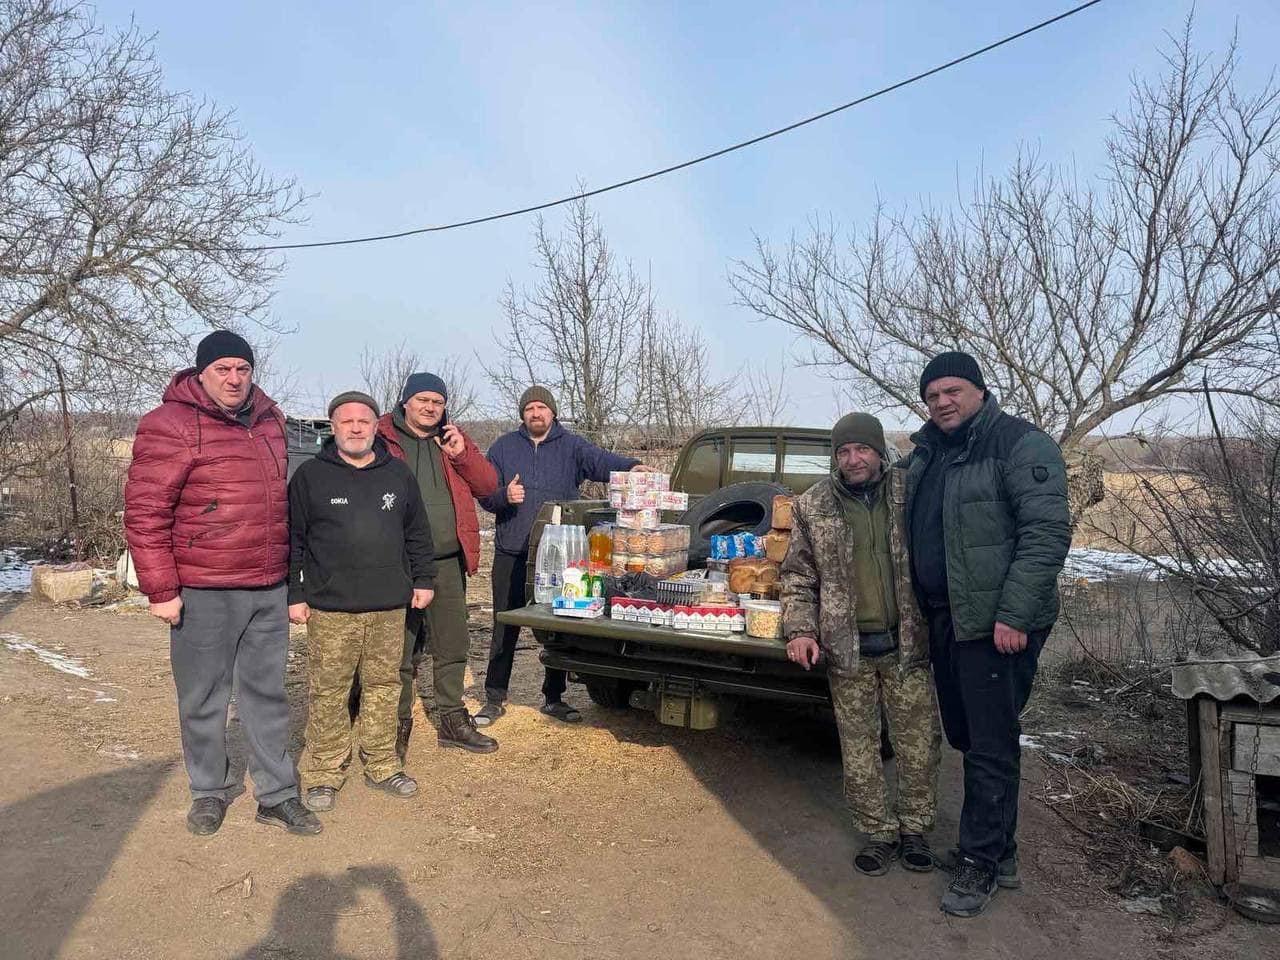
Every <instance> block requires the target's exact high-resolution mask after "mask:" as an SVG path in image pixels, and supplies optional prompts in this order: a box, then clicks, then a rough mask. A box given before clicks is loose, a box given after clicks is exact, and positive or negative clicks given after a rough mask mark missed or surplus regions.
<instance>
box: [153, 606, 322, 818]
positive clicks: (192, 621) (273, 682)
mask: <svg viewBox="0 0 1280 960" xmlns="http://www.w3.org/2000/svg"><path fill="white" fill-rule="evenodd" d="M285 597H286V587H285V585H284V584H280V585H278V586H275V587H261V588H258V589H251V590H203V589H199V588H196V587H183V588H182V622H181V623H180V624H179V625H178V626H176V627H171V628H170V629H169V661H170V663H171V665H172V667H173V680H174V684H175V685H176V686H177V688H178V722H179V723H180V724H181V726H182V755H183V758H184V759H185V761H186V765H187V776H188V777H189V778H190V780H191V795H192V797H196V798H198V797H218V798H220V799H222V800H226V801H230V800H232V799H234V798H235V797H237V796H239V795H240V794H241V793H243V792H244V784H243V783H241V782H239V781H238V780H237V779H236V778H233V777H232V776H231V761H230V758H229V757H228V756H227V707H228V705H229V704H230V702H231V685H232V680H233V679H234V681H235V687H236V707H237V710H238V712H239V714H240V724H241V727H242V728H243V729H244V734H245V740H246V741H247V742H248V744H249V775H250V776H251V777H253V786H254V795H255V796H256V797H257V800H258V802H259V803H262V804H265V805H267V806H274V805H275V804H277V803H281V802H283V801H285V800H288V799H289V798H290V797H296V796H297V795H298V776H297V771H296V770H295V768H294V765H293V761H292V760H291V759H290V757H289V751H288V744H289V701H288V699H287V698H286V696H285V690H284V669H285V659H286V657H287V655H288V652H289V615H288V607H287V605H286V602H285Z"/></svg>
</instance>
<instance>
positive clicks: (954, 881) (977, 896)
mask: <svg viewBox="0 0 1280 960" xmlns="http://www.w3.org/2000/svg"><path fill="white" fill-rule="evenodd" d="M998 889H999V887H998V886H997V885H996V875H995V873H994V871H992V872H988V871H986V870H984V869H982V867H980V866H979V865H978V864H977V863H976V862H974V861H973V860H971V859H969V858H968V857H961V858H960V859H959V860H957V861H956V867H955V870H954V871H953V872H952V874H951V885H950V886H949V887H947V892H946V893H944V894H943V895H942V904H941V906H942V912H943V913H947V914H950V915H951V916H953V917H976V916H977V915H978V914H980V913H981V912H982V911H983V910H985V909H986V908H987V904H988V903H990V902H991V898H992V897H994V896H995V895H996V890H998Z"/></svg>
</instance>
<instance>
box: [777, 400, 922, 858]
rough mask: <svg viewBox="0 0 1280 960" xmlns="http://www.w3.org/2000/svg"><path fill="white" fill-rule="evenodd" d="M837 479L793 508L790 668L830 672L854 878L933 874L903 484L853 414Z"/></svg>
mask: <svg viewBox="0 0 1280 960" xmlns="http://www.w3.org/2000/svg"><path fill="white" fill-rule="evenodd" d="M831 447H832V450H834V451H835V459H836V468H835V469H834V470H833V471H832V473H831V476H829V477H828V478H826V479H824V480H820V481H819V482H818V483H816V484H814V485H813V486H812V487H811V488H809V490H808V491H807V492H806V493H805V494H804V495H803V496H801V497H799V498H798V499H797V500H796V501H795V504H794V507H793V512H792V516H793V521H792V524H793V526H792V531H791V546H790V548H789V549H788V551H787V556H786V560H785V561H784V562H783V564H782V622H783V631H784V634H785V636H786V637H787V641H788V642H787V656H788V657H789V658H790V659H791V660H792V661H794V662H797V663H799V664H800V665H801V666H802V667H804V669H806V670H809V669H811V668H812V667H813V665H814V664H815V663H816V662H817V660H818V659H819V657H821V658H823V659H825V660H826V664H827V676H828V680H829V682H830V684H831V700H832V703H833V705H834V706H835V714H836V726H837V728H838V730H839V732H840V749H841V753H842V756H843V760H844V792H845V797H846V799H847V800H848V802H849V805H850V808H851V810H852V813H853V822H854V826H855V827H856V828H857V829H858V830H859V831H861V832H862V833H863V834H865V835H866V840H867V842H866V845H865V846H864V847H863V848H862V850H860V851H859V852H858V854H857V855H856V856H855V857H854V860H853V863H854V868H855V869H857V870H858V871H859V872H860V873H863V874H866V875H868V876H880V875H881V874H884V873H885V872H887V871H888V869H889V866H890V864H891V863H892V862H893V861H894V860H896V859H898V858H899V857H901V860H902V865H903V866H904V867H906V868H907V869H909V870H915V871H919V872H924V871H928V870H932V869H933V865H934V861H933V855H932V853H931V852H930V850H929V847H928V845H927V843H926V841H925V838H924V834H925V833H927V832H928V831H929V830H931V829H932V828H933V820H934V814H935V811H936V807H937V772H938V751H939V742H940V734H939V731H938V709H937V704H936V701H935V699H934V690H933V682H932V679H931V677H930V673H929V643H928V635H927V633H926V631H925V626H924V622H923V620H922V618H921V616H920V612H919V609H918V608H917V606H916V603H915V597H914V595H913V593H912V589H911V568H910V565H909V563H908V560H907V550H906V539H905V535H904V534H905V529H904V522H903V506H904V503H905V492H906V476H905V474H904V473H903V472H902V471H901V470H897V469H893V468H891V467H889V465H888V462H887V455H886V450H887V447H886V444H885V440H884V429H883V428H882V427H881V425H880V421H879V420H877V419H876V418H875V417H873V416H870V415H869V414H861V413H853V414H849V415H848V416H846V417H844V418H842V419H841V420H840V421H839V422H838V423H837V424H836V425H835V427H834V428H833V429H832V431H831ZM881 703H883V705H884V713H885V719H886V720H887V725H888V731H889V740H890V742H891V743H892V745H893V750H894V755H895V756H896V758H897V775H898V791H897V803H896V806H895V804H893V803H891V801H890V798H889V792H888V790H887V787H886V784H885V777H884V769H883V763H882V761H881V757H880V728H881V722H882V720H881V707H880V705H881Z"/></svg>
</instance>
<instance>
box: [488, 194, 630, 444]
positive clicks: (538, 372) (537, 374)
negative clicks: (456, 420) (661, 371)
mask: <svg viewBox="0 0 1280 960" xmlns="http://www.w3.org/2000/svg"><path fill="white" fill-rule="evenodd" d="M534 246H535V250H536V254H537V266H538V268H539V270H540V271H541V277H540V279H539V280H538V282H537V284H536V285H535V286H534V288H533V289H532V290H522V291H518V290H516V288H515V285H514V284H513V283H511V282H510V281H508V283H507V288H506V290H505V292H504V293H503V297H502V310H503V313H504V314H505V316H506V322H505V324H504V325H503V326H502V327H501V328H500V329H499V330H498V331H496V332H495V334H494V343H495V346H496V347H497V358H496V359H495V360H494V361H493V362H492V363H484V361H481V362H482V364H483V366H484V370H485V372H486V373H487V374H488V376H489V380H490V382H491V383H492V385H493V388H494V391H495V392H496V393H497V395H498V398H499V400H500V401H501V402H502V403H503V405H504V407H505V408H506V409H513V408H514V407H515V405H516V403H517V401H518V400H519V397H520V394H521V393H523V392H524V390H525V389H526V388H527V387H528V386H529V385H530V384H533V383H540V384H543V385H544V386H546V387H548V388H550V389H551V391H552V392H553V393H555V394H556V397H557V399H558V400H559V404H560V407H561V414H562V415H563V416H564V417H566V418H567V419H571V420H573V421H574V423H575V425H576V426H577V428H578V429H579V430H581V431H582V432H583V433H586V434H587V435H589V436H592V437H596V438H602V439H603V438H606V437H609V436H611V435H612V434H616V432H617V430H618V429H619V428H620V427H625V426H627V425H629V424H630V423H631V422H632V420H633V416H632V411H633V409H634V406H633V402H634V400H635V396H634V391H633V389H632V385H633V383H634V371H635V369H636V366H637V365H638V364H639V363H640V362H641V361H642V356H641V350H640V348H641V344H642V343H643V341H644V330H645V327H646V325H647V324H648V323H649V320H650V318H651V316H652V304H651V300H650V297H649V291H648V288H647V286H646V285H645V284H643V283H642V282H641V281H640V280H639V278H638V277H637V276H636V274H635V271H634V270H633V269H632V267H631V265H630V264H629V263H619V262H618V261H617V260H616V259H615V258H614V255H613V251H612V250H611V249H610V248H609V243H608V241H607V240H606V238H605V236H604V231H603V230H602V229H601V227H600V223H599V221H598V220H597V219H596V216H595V214H594V213H592V211H591V209H590V207H589V206H588V204H587V201H586V198H585V197H584V198H580V199H578V200H577V201H575V202H574V203H572V204H571V205H570V206H569V208H568V213H567V215H566V218H565V229H564V233H563V234H562V235H560V236H552V235H551V233H549V232H548V230H547V225H546V223H545V221H544V220H543V219H542V218H541V217H539V218H538V221H537V225H536V226H535V228H534Z"/></svg>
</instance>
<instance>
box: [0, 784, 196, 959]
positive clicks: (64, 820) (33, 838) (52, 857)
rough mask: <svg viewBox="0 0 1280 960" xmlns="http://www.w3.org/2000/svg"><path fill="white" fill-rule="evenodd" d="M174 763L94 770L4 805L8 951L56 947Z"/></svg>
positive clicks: (51, 952)
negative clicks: (70, 781) (94, 772)
mask: <svg viewBox="0 0 1280 960" xmlns="http://www.w3.org/2000/svg"><path fill="white" fill-rule="evenodd" d="M175 763H177V761H176V760H163V761H156V762H153V763H144V764H137V765H134V766H129V767H125V768H123V769H120V770H111V771H108V772H106V773H99V774H95V775H93V776H90V777H85V778H83V779H80V780H76V781H74V782H72V783H68V784H66V785H64V786H59V787H55V788H54V789H52V790H45V791H43V792H41V793H38V794H36V795H34V796H32V797H28V798H27V799H25V800H19V801H18V802H16V803H12V804H9V805H8V806H7V807H4V808H0V850H3V851H4V857H3V863H4V869H3V871H2V872H0V903H2V904H3V914H4V916H6V917H8V918H9V919H8V921H7V922H6V923H5V924H4V926H5V930H4V933H3V940H4V947H3V950H2V951H0V952H3V955H4V956H6V957H54V956H57V955H58V952H59V950H60V949H61V946H62V944H63V942H64V941H65V940H66V938H67V936H68V934H69V933H70V932H71V930H72V928H74V927H75V925H76V922H77V921H78V920H79V919H80V917H81V916H82V915H83V913H84V912H85V909H86V907H87V906H88V904H89V902H90V900H92V898H93V895H94V893H95V892H96V891H97V889H98V886H99V885H100V884H101V883H102V881H103V879H104V878H105V877H106V876H107V874H108V873H109V872H110V870H111V865H112V863H114V861H115V859H116V857H117V856H118V855H119V853H120V849H121V847H122V846H123V845H124V842H125V840H126V839H127V838H128V836H129V834H130V833H131V832H132V831H133V828H134V827H135V826H136V824H137V822H138V820H139V818H140V817H141V816H142V813H143V811H145V810H146V808H147V806H148V805H149V804H150V802H151V800H152V799H153V798H154V797H155V796H156V794H157V793H158V792H159V791H160V788H161V785H162V784H163V783H164V781H165V779H166V778H167V777H168V776H169V774H170V773H171V771H172V769H173V766H174V764H175ZM34 917H39V918H40V921H39V922H38V923H31V922H29V920H30V918H34ZM23 918H27V920H28V922H21V921H22V919H23Z"/></svg>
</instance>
